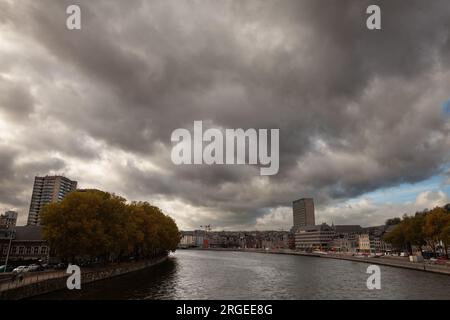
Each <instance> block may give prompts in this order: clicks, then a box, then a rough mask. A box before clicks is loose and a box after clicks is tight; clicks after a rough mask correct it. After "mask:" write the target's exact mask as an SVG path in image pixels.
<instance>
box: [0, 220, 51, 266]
mask: <svg viewBox="0 0 450 320" xmlns="http://www.w3.org/2000/svg"><path fill="white" fill-rule="evenodd" d="M41 231H42V230H41V227H40V226H22V227H16V228H15V230H14V232H13V236H12V239H11V245H10V241H9V240H10V237H9V236H8V237H0V261H3V262H4V261H5V260H6V256H7V255H8V250H10V251H9V261H27V260H28V261H38V260H41V261H48V260H49V257H50V251H49V250H50V249H49V247H48V245H47V243H46V241H45V240H44V239H43V238H42V232H41Z"/></svg>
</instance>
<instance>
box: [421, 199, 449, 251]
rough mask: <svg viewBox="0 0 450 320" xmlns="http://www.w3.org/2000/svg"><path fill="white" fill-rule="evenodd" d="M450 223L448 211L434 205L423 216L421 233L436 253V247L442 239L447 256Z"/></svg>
mask: <svg viewBox="0 0 450 320" xmlns="http://www.w3.org/2000/svg"><path fill="white" fill-rule="evenodd" d="M449 225H450V213H449V212H448V211H447V210H446V209H444V208H439V207H436V208H434V209H433V210H431V211H430V212H428V213H427V215H426V216H425V224H424V227H423V233H424V236H425V240H426V242H427V244H428V245H429V246H430V247H431V248H432V250H433V252H434V253H435V254H436V247H437V246H438V244H439V243H440V242H441V241H442V243H443V247H444V252H445V255H446V256H448V251H447V249H448V246H449V245H450V242H449V239H448V226H449Z"/></svg>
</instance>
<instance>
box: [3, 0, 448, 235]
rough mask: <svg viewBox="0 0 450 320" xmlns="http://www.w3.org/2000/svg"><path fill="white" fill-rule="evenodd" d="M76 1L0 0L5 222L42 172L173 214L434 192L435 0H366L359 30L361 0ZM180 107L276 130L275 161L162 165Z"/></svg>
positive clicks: (203, 116)
mask: <svg viewBox="0 0 450 320" xmlns="http://www.w3.org/2000/svg"><path fill="white" fill-rule="evenodd" d="M79 2H80V4H81V8H82V23H83V28H82V29H81V30H78V31H73V30H72V31H69V30H67V28H66V27H65V25H66V24H65V23H66V18H67V14H66V6H67V2H66V1H61V2H58V1H43V2H39V3H37V2H36V1H27V0H24V1H20V2H11V1H4V2H2V3H0V39H1V40H0V57H1V59H0V61H1V63H0V132H1V133H2V134H1V137H0V173H1V175H0V208H2V210H3V211H6V210H9V209H16V210H17V211H18V212H19V217H18V223H19V224H25V223H26V219H27V213H28V207H29V204H30V200H31V193H32V184H33V179H34V176H37V175H47V174H49V175H53V174H64V175H65V176H67V177H70V178H71V179H73V180H76V181H78V182H79V184H80V187H83V188H97V189H101V190H105V191H111V192H115V193H117V194H120V195H123V196H124V197H126V198H127V199H130V200H145V201H149V202H151V203H154V204H155V205H157V206H159V207H161V208H162V209H163V210H164V211H165V212H166V213H167V214H169V215H171V216H172V217H174V218H175V219H176V221H177V223H178V225H179V226H180V228H181V229H193V228H197V227H198V226H200V225H204V224H211V225H212V226H215V227H218V228H222V227H223V228H226V229H230V230H244V229H258V230H268V229H275V230H276V229H280V228H285V229H289V228H290V227H291V225H292V208H291V204H292V201H293V200H294V199H298V198H300V197H310V198H314V200H315V210H316V223H318V224H319V223H321V222H327V223H333V222H334V223H335V224H360V225H362V226H369V225H378V224H382V223H383V222H384V221H385V220H386V219H387V218H391V217H397V216H401V215H403V214H404V213H408V214H412V213H414V212H416V211H421V210H423V209H425V208H429V209H431V208H433V207H434V206H438V205H444V204H446V203H448V202H450V197H449V195H450V170H449V153H448V150H450V123H449V117H448V115H447V113H448V110H447V109H446V106H447V105H448V101H449V100H450V96H449V92H450V88H449V85H448V84H449V83H450V71H448V70H450V68H449V65H450V59H449V57H450V40H449V37H448V30H450V25H449V23H450V22H449V20H448V15H449V14H450V8H449V6H448V5H446V2H445V1H439V0H437V1H433V2H432V3H428V4H426V5H425V4H423V2H422V1H417V0H415V1H410V2H408V3H407V2H396V1H380V3H382V7H383V10H385V11H386V12H389V14H387V15H383V29H382V30H380V31H375V32H372V31H368V30H367V29H366V28H365V21H366V18H367V15H366V11H365V10H366V8H367V6H368V4H370V1H360V2H356V1H355V2H345V3H332V4H327V10H324V6H323V5H319V4H317V2H316V1H313V0H305V1H301V2H298V1H286V2H283V3H282V4H280V3H278V2H274V1H269V2H266V3H264V4H258V5H257V4H256V3H255V2H252V1H250V2H249V3H246V4H244V3H242V2H240V1H231V2H226V3H225V2H210V3H201V4H200V3H196V4H193V3H192V4H188V3H177V4H175V3H172V4H171V3H167V2H163V1H161V2H160V1H154V2H151V3H150V2H140V1H136V2H133V3H132V4H129V3H127V4H124V3H122V2H116V1H95V2H92V1H79ZM216 12H221V16H220V18H217V17H216V15H215V14H214V13H216ZM42 17H45V19H43V18H42ZM343 17H345V18H343ZM24 21H26V23H24ZM415 21H417V22H420V28H417V29H415V25H414V22H415ZM425 21H426V22H425ZM412 30H414V32H412ZM418 43H420V45H417V44H418ZM393 88H395V90H393ZM196 120H202V121H204V123H205V126H206V125H207V126H209V127H218V128H243V129H247V128H255V129H261V128H279V129H280V131H279V132H280V168H279V172H278V174H277V175H274V176H273V177H261V176H259V174H258V168H257V167H255V166H239V165H231V166H220V167H219V166H204V165H200V166H195V167H194V166H192V167H188V166H180V167H176V166H174V165H173V163H172V162H171V161H170V150H171V147H172V145H171V141H170V134H171V132H172V131H173V130H174V129H176V128H190V126H192V123H193V122H194V121H196Z"/></svg>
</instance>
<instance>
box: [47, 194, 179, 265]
mask: <svg viewBox="0 0 450 320" xmlns="http://www.w3.org/2000/svg"><path fill="white" fill-rule="evenodd" d="M42 224H43V236H44V238H45V239H46V240H47V241H48V242H49V244H50V246H51V247H52V248H53V249H54V250H55V251H56V252H57V255H58V256H60V257H61V258H63V259H64V260H66V261H74V260H75V259H76V258H83V259H93V258H97V259H100V260H102V261H114V260H120V259H122V258H123V257H128V256H137V257H146V258H148V257H151V256H154V255H158V254H163V253H166V252H168V251H174V250H175V249H176V247H177V245H178V242H179V240H180V236H179V231H178V227H177V226H176V224H175V222H174V221H173V220H172V219H171V218H170V217H168V216H166V215H165V214H164V213H163V212H162V211H161V210H160V209H159V208H157V207H154V206H151V205H150V204H148V203H146V202H142V203H141V202H139V203H132V204H127V203H126V200H125V199H124V198H122V197H119V196H116V195H113V194H110V193H107V192H102V191H98V190H87V191H82V192H81V191H79V192H72V193H70V194H68V195H67V196H66V197H65V199H64V200H63V201H61V202H60V203H54V204H50V205H48V206H46V207H45V208H44V210H43V213H42Z"/></svg>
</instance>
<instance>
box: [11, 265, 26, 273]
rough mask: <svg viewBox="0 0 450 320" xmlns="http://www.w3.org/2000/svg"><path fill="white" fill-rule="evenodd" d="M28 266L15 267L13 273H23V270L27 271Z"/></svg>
mask: <svg viewBox="0 0 450 320" xmlns="http://www.w3.org/2000/svg"><path fill="white" fill-rule="evenodd" d="M28 271H29V270H28V267H27V266H19V267H17V268H15V269H14V270H13V271H12V272H14V273H24V272H28Z"/></svg>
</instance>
